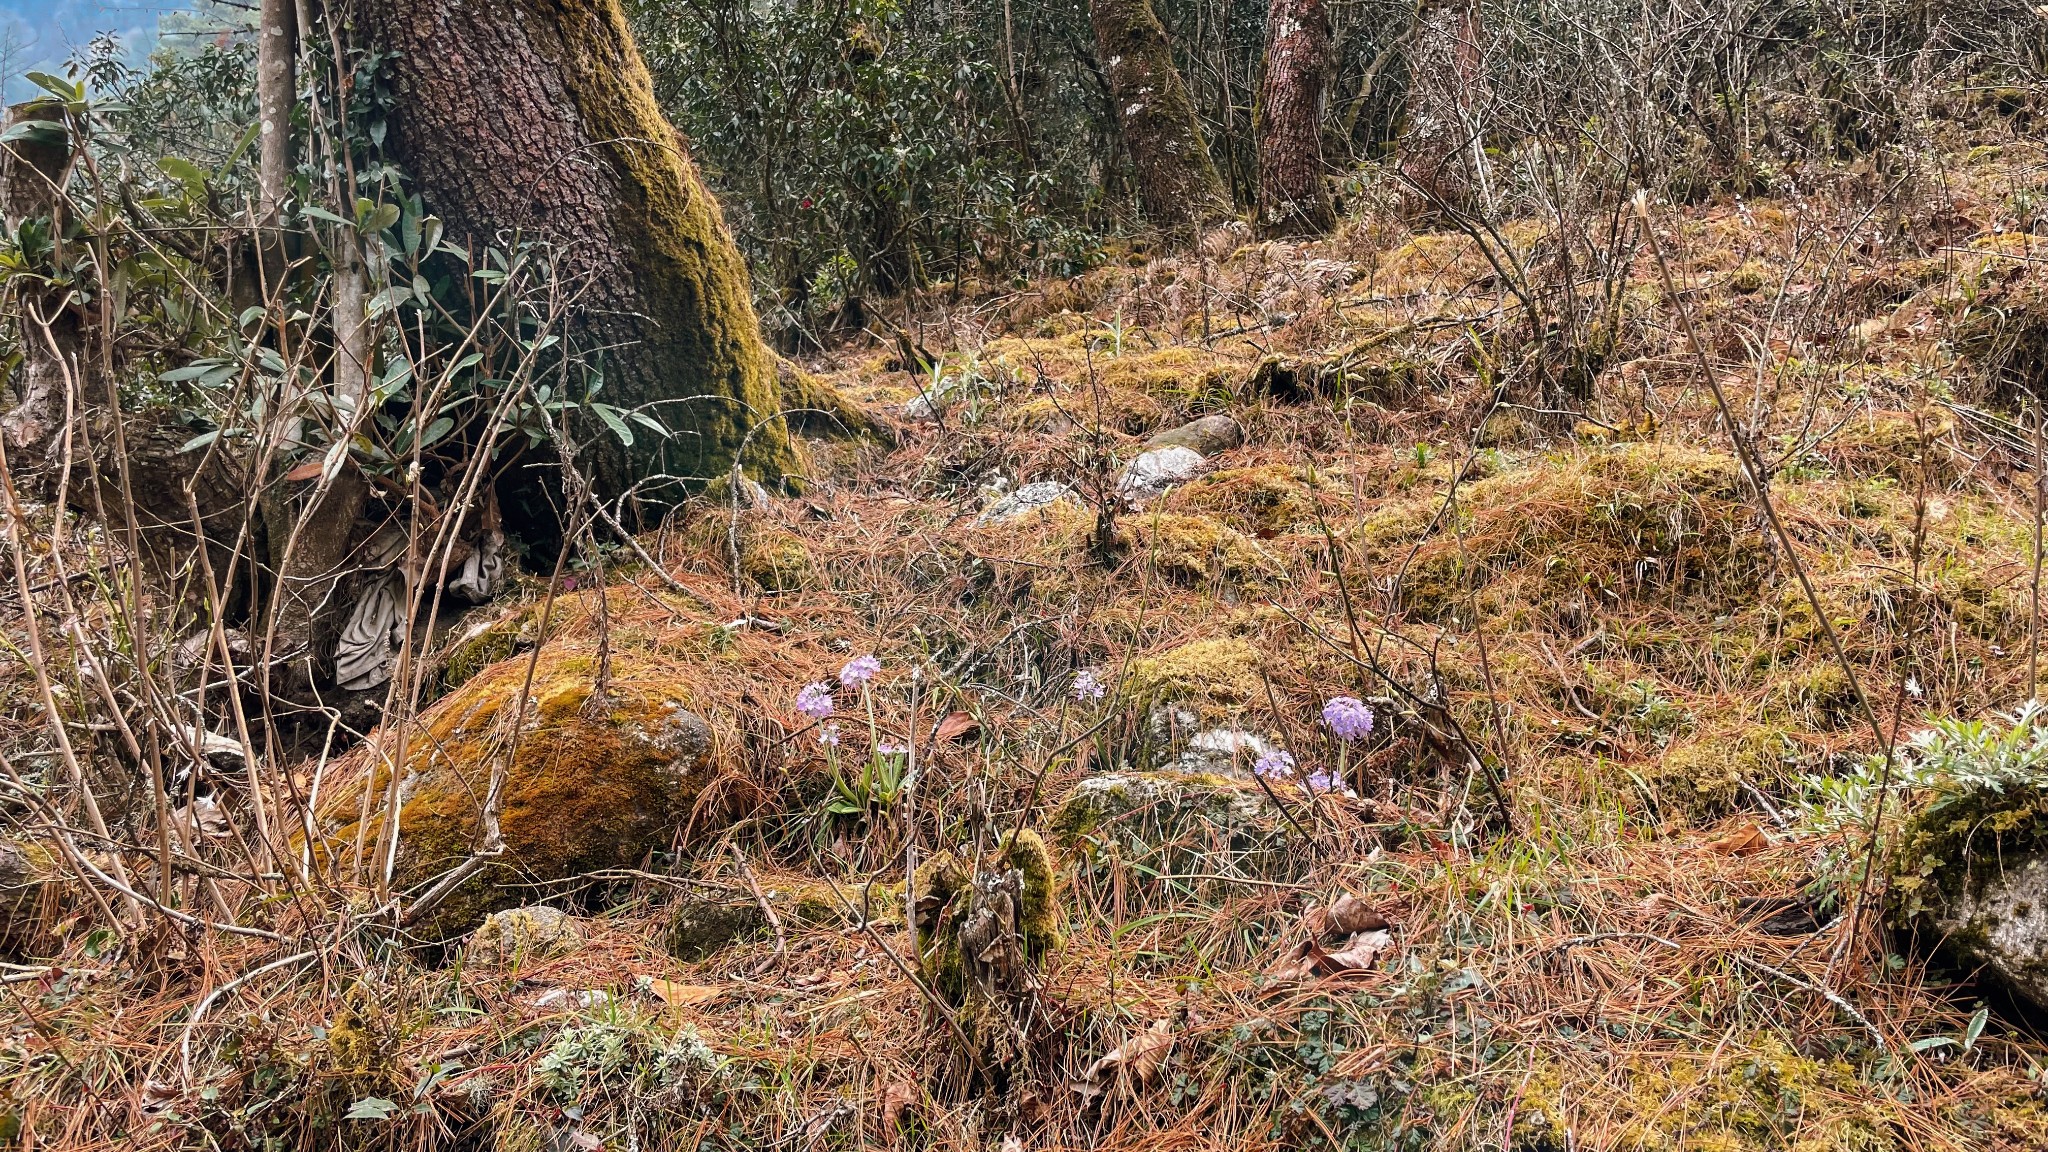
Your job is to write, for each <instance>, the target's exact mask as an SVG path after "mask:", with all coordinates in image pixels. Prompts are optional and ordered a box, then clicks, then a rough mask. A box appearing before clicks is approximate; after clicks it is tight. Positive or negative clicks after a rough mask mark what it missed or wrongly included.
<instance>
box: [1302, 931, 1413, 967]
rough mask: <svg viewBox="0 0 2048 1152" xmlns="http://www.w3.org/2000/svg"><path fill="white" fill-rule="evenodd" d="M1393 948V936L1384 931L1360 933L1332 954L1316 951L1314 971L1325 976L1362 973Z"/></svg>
mask: <svg viewBox="0 0 2048 1152" xmlns="http://www.w3.org/2000/svg"><path fill="white" fill-rule="evenodd" d="M1393 946H1394V938H1393V936H1392V935H1390V934H1389V933H1387V932H1386V931H1385V930H1384V929H1379V930H1375V931H1372V932H1360V933H1358V934H1357V935H1355V936H1353V937H1351V939H1349V940H1347V941H1345V942H1344V946H1343V947H1341V948H1338V949H1337V950H1335V951H1333V952H1324V951H1323V950H1321V949H1316V950H1315V951H1316V971H1318V972H1320V973H1321V974H1323V975H1325V976H1334V975H1336V974H1337V973H1339V972H1363V971H1366V970H1367V969H1369V968H1371V967H1372V966H1373V965H1375V964H1377V963H1379V959H1380V957H1381V956H1384V955H1386V954H1387V951H1388V950H1389V949H1391V948H1392V947H1393Z"/></svg>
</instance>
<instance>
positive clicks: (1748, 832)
mask: <svg viewBox="0 0 2048 1152" xmlns="http://www.w3.org/2000/svg"><path fill="white" fill-rule="evenodd" d="M1770 846H1771V837H1770V834H1769V833H1767V832H1765V831H1764V830H1763V829H1761V828H1759V827H1757V826H1756V824H1755V822H1753V821H1752V822H1751V823H1748V824H1744V825H1743V826H1742V827H1740V828H1736V829H1734V830H1732V831H1730V832H1728V833H1726V834H1724V835H1721V836H1716V837H1715V838H1713V839H1712V840H1709V841H1707V847H1708V848H1711V849H1713V850H1714V851H1716V852H1719V853H1720V854H1721V855H1723V856H1747V855H1749V854H1750V853H1751V852H1761V851H1763V850H1764V849H1766V848H1769V847H1770Z"/></svg>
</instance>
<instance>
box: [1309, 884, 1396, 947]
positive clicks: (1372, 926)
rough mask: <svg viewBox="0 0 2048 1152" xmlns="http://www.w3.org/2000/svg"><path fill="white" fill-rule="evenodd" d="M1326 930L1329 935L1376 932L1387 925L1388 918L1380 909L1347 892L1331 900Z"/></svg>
mask: <svg viewBox="0 0 2048 1152" xmlns="http://www.w3.org/2000/svg"><path fill="white" fill-rule="evenodd" d="M1323 925H1324V932H1325V934H1326V935H1328V936H1355V935H1357V934H1358V933H1360V932H1375V931H1378V930H1379V929H1381V928H1385V927H1386V926H1387V918H1386V917H1385V916H1382V915H1380V914H1379V910H1378V909H1376V908H1374V907H1373V906H1372V905H1370V904H1367V903H1366V902H1365V901H1363V900H1360V899H1359V898H1358V897H1356V896H1353V895H1351V894H1350V893H1349V892H1346V893H1345V894H1344V895H1342V896H1339V897H1337V898H1336V899H1335V900H1332V901H1330V909H1329V911H1328V912H1327V913H1325V915H1324V919H1323Z"/></svg>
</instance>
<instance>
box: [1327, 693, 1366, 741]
mask: <svg viewBox="0 0 2048 1152" xmlns="http://www.w3.org/2000/svg"><path fill="white" fill-rule="evenodd" d="M1323 723H1325V724H1328V725H1329V726H1330V731H1332V732H1334V733H1336V735H1337V739H1339V740H1345V741H1350V740H1360V739H1363V738H1364V737H1365V736H1367V735H1368V734H1369V733H1371V732H1372V709H1371V708H1369V707H1367V706H1366V703H1365V701H1363V700H1360V699H1359V698H1358V697H1356V696H1332V697H1330V702H1329V703H1327V704H1325V705H1323Z"/></svg>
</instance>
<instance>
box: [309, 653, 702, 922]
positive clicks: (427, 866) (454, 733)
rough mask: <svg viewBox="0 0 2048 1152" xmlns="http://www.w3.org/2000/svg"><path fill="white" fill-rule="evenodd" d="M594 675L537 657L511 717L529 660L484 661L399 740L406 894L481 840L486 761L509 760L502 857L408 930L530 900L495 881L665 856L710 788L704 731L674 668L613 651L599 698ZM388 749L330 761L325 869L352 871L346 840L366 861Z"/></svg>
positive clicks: (553, 657) (400, 872) (391, 739)
mask: <svg viewBox="0 0 2048 1152" xmlns="http://www.w3.org/2000/svg"><path fill="white" fill-rule="evenodd" d="M596 671H597V668H596V661H595V659H594V658H593V657H592V656H591V655H589V654H587V653H584V652H582V651H579V650H576V649H573V648H572V649H569V650H567V651H556V650H549V651H544V652H543V653H542V654H541V656H540V658H539V661H538V664H537V665H536V666H535V667H534V671H533V683H532V689H531V692H530V694H529V695H528V696H527V698H526V700H525V707H524V709H523V712H522V714H521V715H520V716H519V718H518V719H517V720H516V721H515V720H514V717H513V714H512V711H511V709H512V707H513V704H514V701H515V700H517V699H519V697H520V695H521V688H522V685H523V684H524V683H525V680H526V675H527V658H524V657H522V658H518V659H513V660H508V661H505V662H503V663H500V664H494V665H491V666H490V667H488V668H486V669H484V670H483V671H481V672H479V673H478V674H477V675H476V676H474V677H473V678H471V679H470V680H469V681H468V682H466V683H465V684H463V685H462V687H460V688H458V689H456V690H455V691H454V692H452V693H450V694H449V695H447V696H446V697H444V698H443V699H441V700H440V701H439V702H438V703H436V704H435V705H434V706H433V707H432V708H430V709H428V710H427V711H426V712H425V713H424V714H422V715H421V717H420V718H419V720H418V721H417V722H416V723H415V725H414V726H413V727H412V728H411V729H410V730H409V731H408V732H407V733H406V734H405V736H406V739H405V742H404V743H405V759H404V763H403V766H402V768H401V771H400V775H399V779H398V790H397V796H398V801H399V805H400V807H399V821H398V825H399V841H398V854H397V868H396V871H395V874H394V879H395V881H396V884H397V886H398V887H399V888H400V889H401V890H409V891H413V892H414V893H415V894H417V893H418V892H419V891H422V890H424V889H425V888H426V887H427V886H429V885H430V884H431V883H432V882H433V881H434V880H435V879H436V878H437V877H440V876H442V875H444V874H445V873H446V872H447V871H448V870H449V869H451V868H453V867H455V866H456V865H458V864H460V863H461V862H462V861H464V860H465V859H467V858H468V857H469V856H470V855H472V854H473V853H474V852H475V850H476V849H477V848H478V847H479V846H480V845H481V843H482V839H483V837H482V830H481V816H482V813H483V808H484V804H485V797H486V795H487V793H488V792H489V790H490V785H491V776H492V771H493V767H494V766H495V765H497V764H499V763H500V762H501V761H502V759H503V758H504V757H505V756H506V755H507V754H508V753H511V754H512V757H513V758H512V762H511V764H510V766H509V767H508V769H507V770H506V774H505V780H504V784H503V789H502V795H501V797H500V802H499V814H498V817H499V827H500V830H501V833H502V837H503V841H504V849H505V850H504V852H503V853H502V854H500V855H498V856H496V857H493V858H492V859H491V860H490V861H489V862H488V863H487V864H486V866H485V867H484V868H482V869H481V870H480V871H478V872H477V873H476V874H475V875H473V876H471V877H470V878H469V879H468V880H466V881H465V882H464V883H463V884H462V885H461V886H459V887H458V888H457V889H456V890H455V891H454V892H453V893H452V894H450V895H449V896H448V897H447V899H446V900H444V901H443V902H442V903H441V904H440V905H439V906H438V907H436V908H434V909H433V910H432V911H431V912H430V913H429V914H427V915H426V916H425V917H424V918H423V919H422V921H421V922H420V923H417V924H415V925H413V929H414V930H415V931H416V932H419V933H421V934H423V935H425V936H427V937H429V938H437V939H445V938H447V937H450V936H454V935H458V934H460V933H462V932H466V931H468V930H469V929H471V928H473V927H475V926H476V924H477V923H478V921H479V920H481V919H482V918H483V917H484V915H485V914H487V913H489V912H492V911H496V910H498V909H500V908H508V907H513V906H516V905H519V904H522V903H524V902H525V901H526V900H528V899H531V897H532V895H533V893H532V891H531V890H530V889H524V888H515V887H507V886H506V885H507V883H508V882H518V881H529V882H531V881H543V882H544V881H550V880H560V879H563V878H566V877H570V876H576V875H581V874H584V873H588V872H595V871H599V870H602V869H606V868H625V867H634V866H637V865H639V864H640V862H641V861H642V860H643V859H644V858H645V857H646V856H647V854H648V853H649V852H652V851H659V850H662V849H666V848H667V847H669V845H670V842H671V841H672V840H673V838H674V836H675V834H676V832H677V830H678V829H679V828H680V827H681V825H682V823H683V821H684V818H685V817H687V816H688V815H689V814H690V812H691V808H692V805H693V804H694V803H695V801H696V800H697V798H698V797H699V796H700V795H701V794H702V792H703V791H704V788H705V786H706V785H707V784H708V783H709V781H710V778H711V774H712V773H711V768H710V758H711V731H710V728H709V727H708V726H707V725H706V724H705V722H704V720H703V719H702V718H700V717H699V716H698V715H697V714H696V713H694V712H692V711H691V710H690V709H689V708H688V707H686V701H685V700H683V699H681V698H679V689H678V686H677V684H676V682H675V680H674V678H673V674H672V670H665V669H664V668H663V667H662V666H659V665H656V664H652V663H647V664H643V663H641V662H640V661H639V660H638V659H637V658H636V657H634V656H633V655H631V654H630V653H626V652H614V653H613V654H612V660H611V669H610V679H609V683H608V685H607V689H608V690H607V692H606V694H605V695H604V696H603V697H602V698H599V697H597V696H595V695H594V694H593V689H594V687H595V684H594V678H595V674H596ZM397 744H398V741H397V739H396V734H394V733H392V732H388V731H387V732H384V733H382V734H381V735H380V737H379V738H378V739H376V740H373V741H370V742H368V743H366V744H365V745H364V746H363V747H362V748H360V749H358V750H357V751H355V752H354V753H352V754H351V755H350V756H349V757H348V758H347V759H345V760H344V761H342V762H341V763H340V764H339V765H338V766H337V771H338V774H339V776H340V778H341V779H344V780H348V781H349V782H350V783H349V784H348V785H347V786H345V787H343V788H340V789H337V790H336V792H335V793H334V794H333V798H332V799H330V800H328V801H326V802H325V803H323V804H322V806H321V813H320V814H321V817H322V820H321V826H322V833H323V834H322V836H321V839H320V842H319V844H318V845H317V852H316V854H317V855H318V856H320V857H322V858H323V859H324V860H325V861H326V862H328V863H329V864H330V865H332V866H333V867H335V868H336V869H337V870H339V871H342V872H344V873H345V872H346V871H347V870H348V869H350V868H351V867H353V863H352V862H353V860H354V859H355V858H356V851H357V846H358V844H361V845H362V846H363V847H362V852H363V856H364V858H367V859H375V858H376V856H375V852H376V848H377V845H378V844H379V841H380V839H381V837H382V836H383V834H384V825H385V820H384V800H385V797H386V796H387V795H388V794H389V786H390V781H391V776H390V768H389V766H388V763H387V762H386V761H388V757H389V755H390V753H391V752H393V751H395V750H396V748H397ZM515 746H516V751H515ZM366 788H367V790H368V793H369V796H368V801H367V803H366V802H365V795H364V793H365V789H366ZM366 813H367V821H365V820H364V815H365V814H366Z"/></svg>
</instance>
